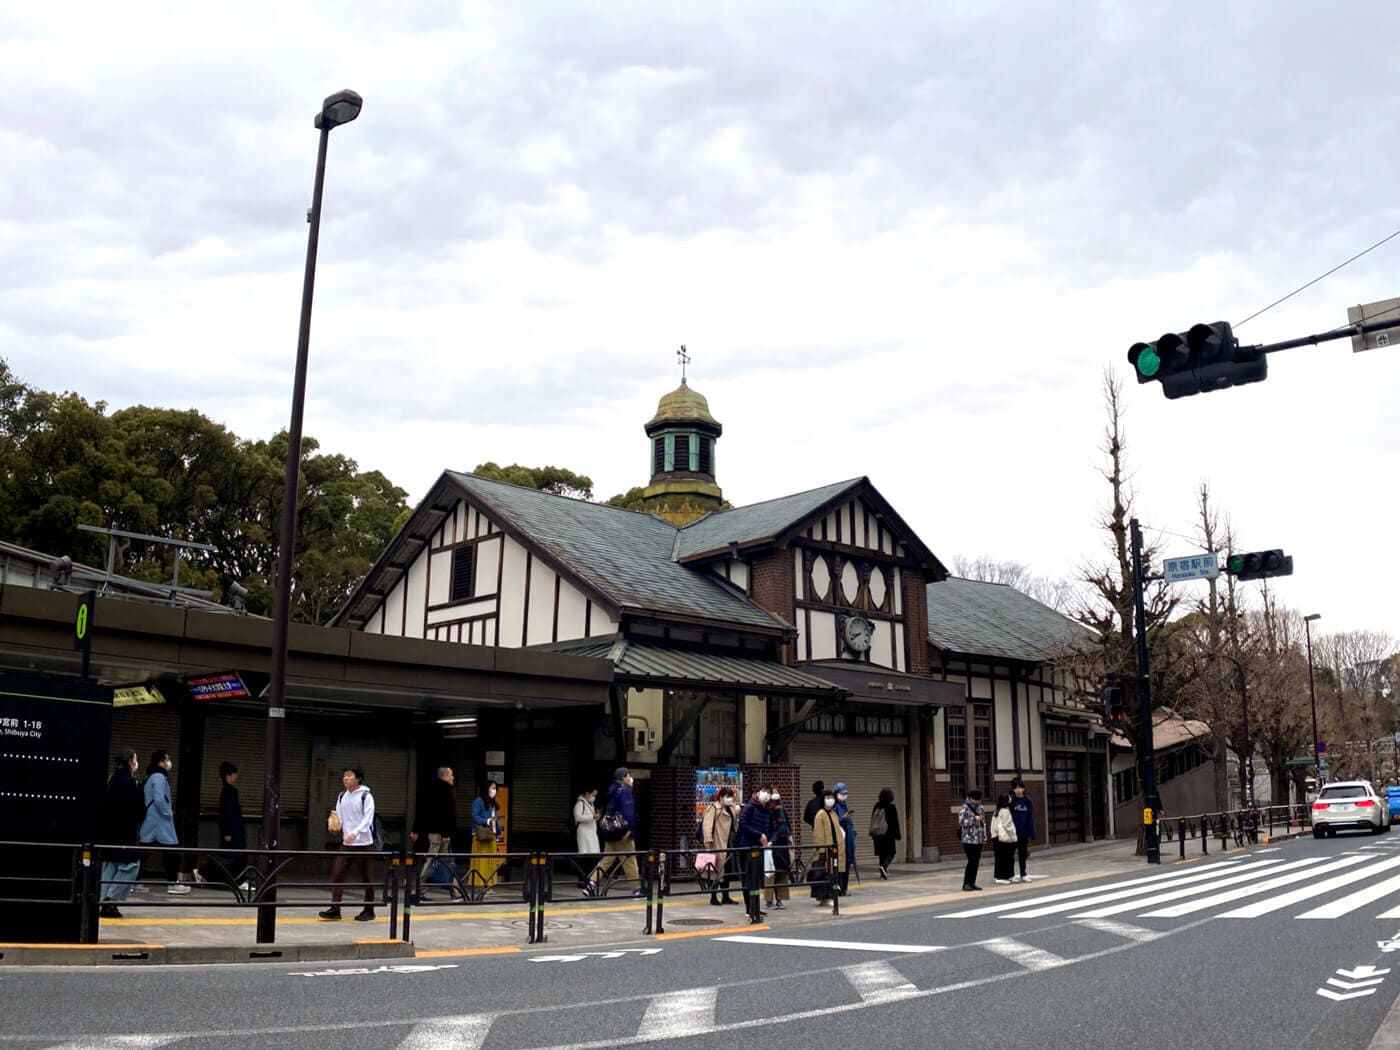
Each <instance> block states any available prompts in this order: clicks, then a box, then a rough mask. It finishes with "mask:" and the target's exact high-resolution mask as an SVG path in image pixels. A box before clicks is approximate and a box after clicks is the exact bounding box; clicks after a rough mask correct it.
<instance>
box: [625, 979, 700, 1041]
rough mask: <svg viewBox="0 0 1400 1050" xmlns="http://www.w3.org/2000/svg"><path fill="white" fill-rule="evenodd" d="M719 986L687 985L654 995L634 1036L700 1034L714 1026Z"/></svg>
mask: <svg viewBox="0 0 1400 1050" xmlns="http://www.w3.org/2000/svg"><path fill="white" fill-rule="evenodd" d="M718 1000H719V989H718V988H716V987H715V986H714V985H710V986H709V987H706V988H688V989H686V990H685V991H683V992H667V993H666V994H665V995H657V996H653V997H652V1000H651V1002H650V1003H648V1004H647V1012H646V1014H645V1015H644V1016H643V1017H642V1023H641V1025H640V1026H638V1028H637V1037H638V1038H643V1037H645V1038H646V1039H648V1040H653V1039H654V1040H662V1039H679V1038H682V1037H683V1036H688V1035H701V1034H703V1033H705V1032H708V1031H711V1030H712V1029H713V1028H714V1027H715V1003H716V1002H718Z"/></svg>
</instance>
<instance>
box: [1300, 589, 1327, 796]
mask: <svg viewBox="0 0 1400 1050" xmlns="http://www.w3.org/2000/svg"><path fill="white" fill-rule="evenodd" d="M1320 619H1322V614H1321V613H1312V614H1311V615H1309V616H1304V617H1303V633H1304V634H1306V635H1307V639H1308V700H1309V701H1310V702H1311V703H1312V731H1313V774H1314V776H1315V777H1316V780H1315V781H1314V783H1316V784H1317V790H1318V791H1321V790H1322V747H1321V744H1322V742H1321V741H1320V740H1319V739H1318V736H1317V684H1316V682H1314V681H1313V654H1312V625H1313V621H1314V620H1320Z"/></svg>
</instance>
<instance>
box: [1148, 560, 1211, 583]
mask: <svg viewBox="0 0 1400 1050" xmlns="http://www.w3.org/2000/svg"><path fill="white" fill-rule="evenodd" d="M1219 575H1220V562H1219V560H1218V559H1217V558H1216V556H1215V555H1214V554H1192V555H1191V556H1189V557H1186V558H1163V559H1162V576H1163V577H1164V578H1165V579H1166V581H1167V582H1168V583H1181V582H1183V581H1185V580H1213V579H1215V578H1216V577H1217V576H1219Z"/></svg>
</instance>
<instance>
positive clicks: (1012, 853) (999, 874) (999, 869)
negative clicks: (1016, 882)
mask: <svg viewBox="0 0 1400 1050" xmlns="http://www.w3.org/2000/svg"><path fill="white" fill-rule="evenodd" d="M992 857H993V860H994V862H995V863H994V866H993V869H992V872H993V877H994V878H998V879H1010V878H1011V875H1012V872H1013V870H1014V868H1013V865H1014V863H1015V860H1016V843H1014V842H1002V841H1001V840H1000V839H996V840H994V841H993V842H992Z"/></svg>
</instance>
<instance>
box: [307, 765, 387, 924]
mask: <svg viewBox="0 0 1400 1050" xmlns="http://www.w3.org/2000/svg"><path fill="white" fill-rule="evenodd" d="M340 783H341V784H342V785H343V786H344V788H345V790H344V791H342V792H341V793H340V795H339V797H338V798H337V799H336V800H335V811H334V812H333V813H332V814H331V817H330V819H329V820H328V821H327V827H328V828H329V829H330V830H331V831H332V832H334V831H336V830H337V829H339V831H340V855H339V856H337V857H336V858H335V865H334V866H333V867H332V868H331V906H330V907H329V908H327V909H326V910H325V911H322V912H317V915H318V916H320V917H321V918H322V919H327V920H330V921H336V920H338V919H339V918H340V901H341V898H342V896H343V895H344V892H345V873H346V872H347V871H348V870H349V869H350V868H352V867H353V868H355V870H356V871H357V872H358V873H359V876H360V882H361V883H363V884H364V887H365V906H364V907H363V908H362V909H360V914H358V915H356V916H355V921H356V922H370V921H372V920H373V919H374V881H373V879H372V878H371V877H370V875H371V872H370V858H371V857H373V856H374V845H375V843H374V828H375V818H374V794H373V793H372V792H371V791H370V789H369V788H368V787H367V786H366V785H365V771H364V770H363V769H361V768H360V767H359V766H347V767H346V768H345V770H344V771H343V772H342V773H341V775H340Z"/></svg>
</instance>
